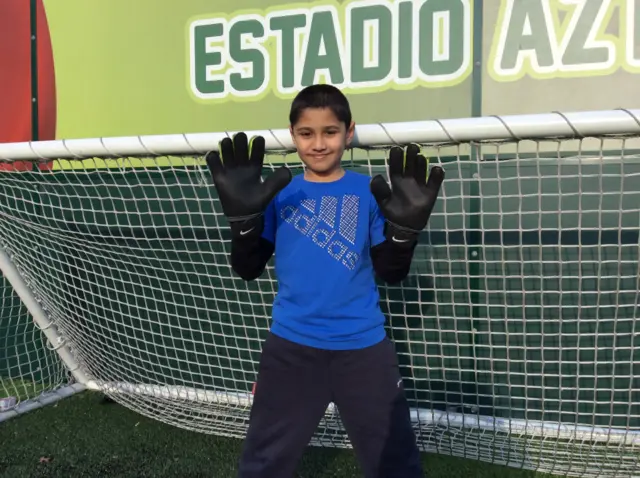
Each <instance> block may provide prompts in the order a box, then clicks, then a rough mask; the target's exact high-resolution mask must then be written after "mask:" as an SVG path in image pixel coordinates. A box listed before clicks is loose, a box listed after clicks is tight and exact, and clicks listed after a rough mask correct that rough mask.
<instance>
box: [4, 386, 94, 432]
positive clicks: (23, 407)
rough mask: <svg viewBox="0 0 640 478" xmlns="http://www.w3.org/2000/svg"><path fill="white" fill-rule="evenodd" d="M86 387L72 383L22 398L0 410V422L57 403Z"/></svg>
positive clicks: (82, 390)
mask: <svg viewBox="0 0 640 478" xmlns="http://www.w3.org/2000/svg"><path fill="white" fill-rule="evenodd" d="M86 389H87V387H85V386H84V385H83V384H81V383H74V384H73V385H67V386H65V387H62V388H59V389H58V390H55V391H53V392H45V393H43V394H42V395H40V396H38V397H37V398H30V399H28V400H24V401H22V402H20V403H18V404H17V405H16V406H15V407H13V408H11V409H9V410H6V411H4V412H0V423H2V422H4V421H6V420H9V419H10V418H15V417H17V416H19V415H22V414H25V413H28V412H30V411H33V410H36V409H38V408H42V407H45V406H47V405H53V404H54V403H57V402H58V401H60V400H62V399H64V398H69V397H71V396H72V395H75V394H77V393H80V392H84V391H85V390H86Z"/></svg>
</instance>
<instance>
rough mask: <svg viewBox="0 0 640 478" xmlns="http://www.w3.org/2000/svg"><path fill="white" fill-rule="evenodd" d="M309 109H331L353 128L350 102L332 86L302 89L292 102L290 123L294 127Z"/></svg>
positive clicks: (340, 119)
mask: <svg viewBox="0 0 640 478" xmlns="http://www.w3.org/2000/svg"><path fill="white" fill-rule="evenodd" d="M308 108H329V109H330V110H331V111H332V112H333V114H334V115H336V118H338V120H339V121H341V122H342V123H344V124H345V126H346V127H347V128H349V126H351V107H350V106H349V100H347V97H346V96H345V95H344V94H343V93H342V91H340V90H339V89H338V88H336V87H335V86H332V85H320V84H318V85H311V86H307V87H306V88H304V89H302V90H301V91H300V92H299V93H298V94H297V95H296V97H295V98H294V99H293V101H292V102H291V110H290V112H289V123H290V124H291V126H294V125H295V124H296V123H297V122H298V120H299V119H300V116H301V115H302V112H303V111H304V110H306V109H308Z"/></svg>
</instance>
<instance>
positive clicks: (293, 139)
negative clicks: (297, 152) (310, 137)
mask: <svg viewBox="0 0 640 478" xmlns="http://www.w3.org/2000/svg"><path fill="white" fill-rule="evenodd" d="M289 134H291V140H292V141H293V144H296V137H295V135H294V134H293V126H292V125H289Z"/></svg>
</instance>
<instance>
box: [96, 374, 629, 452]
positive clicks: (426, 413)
mask: <svg viewBox="0 0 640 478" xmlns="http://www.w3.org/2000/svg"><path fill="white" fill-rule="evenodd" d="M87 389H88V390H93V391H99V392H102V393H105V394H112V395H118V394H134V395H143V396H148V397H155V398H162V399H172V400H186V401H190V402H199V403H212V404H220V405H228V406H232V407H240V408H246V409H249V408H250V407H251V403H252V394H251V393H250V392H232V391H214V390H203V389H197V388H193V387H181V386H169V385H151V384H134V383H128V382H104V381H93V380H92V381H90V382H88V383H87ZM326 415H328V416H327V417H326V418H332V417H333V418H335V417H336V416H337V415H338V411H337V409H336V407H335V405H334V404H333V403H331V404H329V407H328V408H327V412H326ZM411 420H412V422H413V424H414V425H415V426H418V427H445V428H457V429H463V428H464V429H481V430H483V431H486V432H493V433H503V434H508V435H520V436H528V437H540V438H555V439H561V440H570V441H574V440H579V441H584V442H607V443H609V444H613V443H616V444H624V445H631V446H640V431H635V430H620V429H607V428H603V427H591V426H587V425H576V424H570V423H560V422H552V421H548V422H543V421H540V420H522V419H509V418H496V417H490V416H483V415H472V414H467V413H457V412H444V411H439V410H428V409H425V408H411ZM334 423H339V422H334Z"/></svg>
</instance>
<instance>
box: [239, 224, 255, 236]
mask: <svg viewBox="0 0 640 478" xmlns="http://www.w3.org/2000/svg"><path fill="white" fill-rule="evenodd" d="M254 229H255V226H254V227H252V228H251V229H249V230H248V231H240V235H241V236H246V235H247V234H249V233H250V232H251V231H253V230H254Z"/></svg>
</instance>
